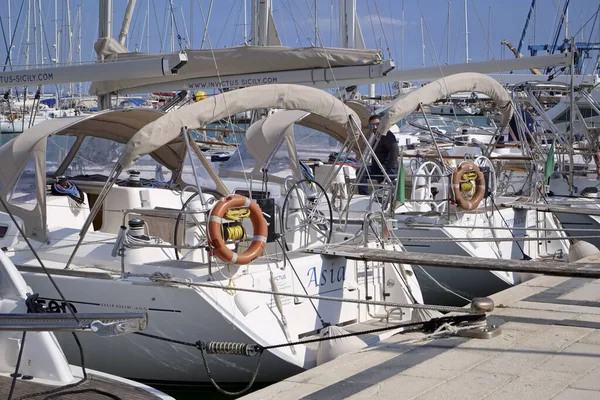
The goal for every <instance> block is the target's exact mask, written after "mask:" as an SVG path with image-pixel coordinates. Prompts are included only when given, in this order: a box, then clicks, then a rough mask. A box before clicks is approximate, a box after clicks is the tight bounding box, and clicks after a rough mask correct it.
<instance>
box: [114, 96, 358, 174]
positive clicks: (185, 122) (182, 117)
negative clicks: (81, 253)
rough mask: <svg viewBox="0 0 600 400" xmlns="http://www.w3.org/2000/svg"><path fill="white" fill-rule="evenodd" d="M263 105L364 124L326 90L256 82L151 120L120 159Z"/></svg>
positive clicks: (124, 163)
mask: <svg viewBox="0 0 600 400" xmlns="http://www.w3.org/2000/svg"><path fill="white" fill-rule="evenodd" d="M263 108H279V109H286V110H302V111H306V112H309V113H313V114H315V115H318V116H321V117H324V118H326V119H327V120H329V121H331V122H332V123H336V124H339V125H341V126H343V127H344V128H345V129H346V130H348V131H349V132H353V128H352V126H351V125H352V124H351V122H350V121H351V119H352V120H354V121H356V123H357V124H360V119H359V118H358V116H357V115H356V113H355V112H354V111H352V110H351V109H350V108H349V107H347V106H345V105H344V103H342V102H341V101H340V100H338V99H337V98H335V97H334V96H332V95H331V94H329V93H327V92H324V91H322V90H319V89H314V88H311V87H307V86H301V85H264V86H254V87H248V88H244V89H238V90H233V91H231V92H226V93H222V94H220V95H217V96H211V97H209V98H207V99H205V100H202V101H200V102H198V103H195V104H192V105H189V106H184V107H182V108H180V109H178V110H176V111H172V112H170V113H167V114H165V115H164V116H163V117H161V118H159V119H158V120H156V121H154V122H151V123H149V124H148V125H146V126H144V127H143V128H142V129H140V131H139V132H138V133H136V134H135V135H134V136H133V137H132V138H131V140H130V141H129V143H127V147H126V148H125V151H124V152H123V154H122V156H121V159H120V160H119V163H120V164H121V166H122V167H123V168H127V167H128V166H129V165H131V164H132V163H133V162H135V160H137V159H138V158H139V157H142V156H144V155H146V154H148V153H151V152H153V151H154V150H156V149H158V148H159V147H161V146H163V145H164V144H166V143H169V142H170V141H172V140H173V139H175V138H177V137H178V136H179V135H180V134H181V129H182V128H184V127H188V128H190V129H194V128H200V127H202V126H205V125H207V124H209V123H211V122H214V121H218V120H220V119H223V118H227V117H228V116H230V115H235V114H238V113H241V112H244V111H248V110H256V109H263Z"/></svg>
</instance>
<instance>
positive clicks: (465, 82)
mask: <svg viewBox="0 0 600 400" xmlns="http://www.w3.org/2000/svg"><path fill="white" fill-rule="evenodd" d="M460 92H476V93H483V94H486V95H488V96H489V97H490V98H492V99H493V100H494V101H495V102H496V104H497V105H498V107H499V108H500V110H501V113H502V122H501V124H500V127H501V130H502V129H504V128H505V127H506V126H507V125H508V123H509V121H510V118H511V117H512V113H513V108H512V105H511V98H510V95H509V94H508V91H507V90H506V89H505V88H504V87H503V86H502V85H501V84H500V83H498V81H496V80H495V79H493V78H490V77H489V76H487V75H483V74H478V73H474V72H466V73H461V74H455V75H450V76H446V77H445V78H441V79H438V80H437V81H433V82H431V83H428V84H427V85H425V86H423V87H422V88H419V89H417V90H414V91H412V92H410V93H409V94H407V95H406V96H404V97H401V98H399V99H396V100H394V101H393V103H392V104H391V105H390V106H389V107H388V109H387V112H386V113H385V115H384V116H383V118H382V120H381V127H380V128H379V131H380V132H387V131H388V130H389V129H390V127H391V126H392V125H393V124H395V123H397V122H399V121H401V120H402V119H404V118H406V117H407V116H408V115H410V114H412V113H413V112H415V111H416V110H417V109H418V107H419V105H420V104H423V105H429V104H432V103H434V102H436V101H438V100H441V99H444V98H446V97H448V96H450V95H451V94H454V93H460Z"/></svg>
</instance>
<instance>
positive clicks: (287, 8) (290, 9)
mask: <svg viewBox="0 0 600 400" xmlns="http://www.w3.org/2000/svg"><path fill="white" fill-rule="evenodd" d="M281 5H282V6H283V8H284V9H285V10H286V11H287V12H288V14H289V15H290V17H291V18H292V22H293V23H294V29H295V31H296V36H297V37H298V41H297V42H298V44H299V45H300V44H301V42H302V38H301V37H300V32H299V31H298V28H300V30H302V34H305V32H304V30H303V29H302V26H299V25H298V22H297V21H296V18H295V17H294V13H293V12H292V8H291V7H290V4H289V0H287V7H286V2H284V1H282V2H281Z"/></svg>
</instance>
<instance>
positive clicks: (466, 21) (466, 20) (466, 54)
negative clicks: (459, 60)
mask: <svg viewBox="0 0 600 400" xmlns="http://www.w3.org/2000/svg"><path fill="white" fill-rule="evenodd" d="M468 3H469V0H465V62H467V63H468V62H469V18H468V15H467V7H468Z"/></svg>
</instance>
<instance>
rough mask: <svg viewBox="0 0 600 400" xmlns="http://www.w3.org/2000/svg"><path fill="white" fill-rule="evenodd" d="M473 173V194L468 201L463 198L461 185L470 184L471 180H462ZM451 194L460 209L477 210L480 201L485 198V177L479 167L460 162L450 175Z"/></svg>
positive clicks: (467, 162) (468, 162) (470, 163)
mask: <svg viewBox="0 0 600 400" xmlns="http://www.w3.org/2000/svg"><path fill="white" fill-rule="evenodd" d="M469 173H474V174H475V175H476V177H475V179H474V180H475V193H474V194H473V197H471V198H470V199H465V197H464V196H463V194H462V192H463V190H462V188H461V184H464V183H467V182H469V183H470V182H471V180H472V179H467V180H466V179H464V175H465V174H469ZM452 193H453V194H454V202H455V203H456V204H457V205H458V206H459V207H460V208H462V209H465V210H472V209H474V208H477V206H478V205H479V203H480V202H481V200H483V198H484V197H485V176H483V173H482V172H481V170H480V169H479V167H478V166H477V165H476V164H474V163H472V162H470V161H464V162H462V163H461V164H460V165H459V166H458V167H457V168H456V170H455V171H454V173H453V174H452Z"/></svg>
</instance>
